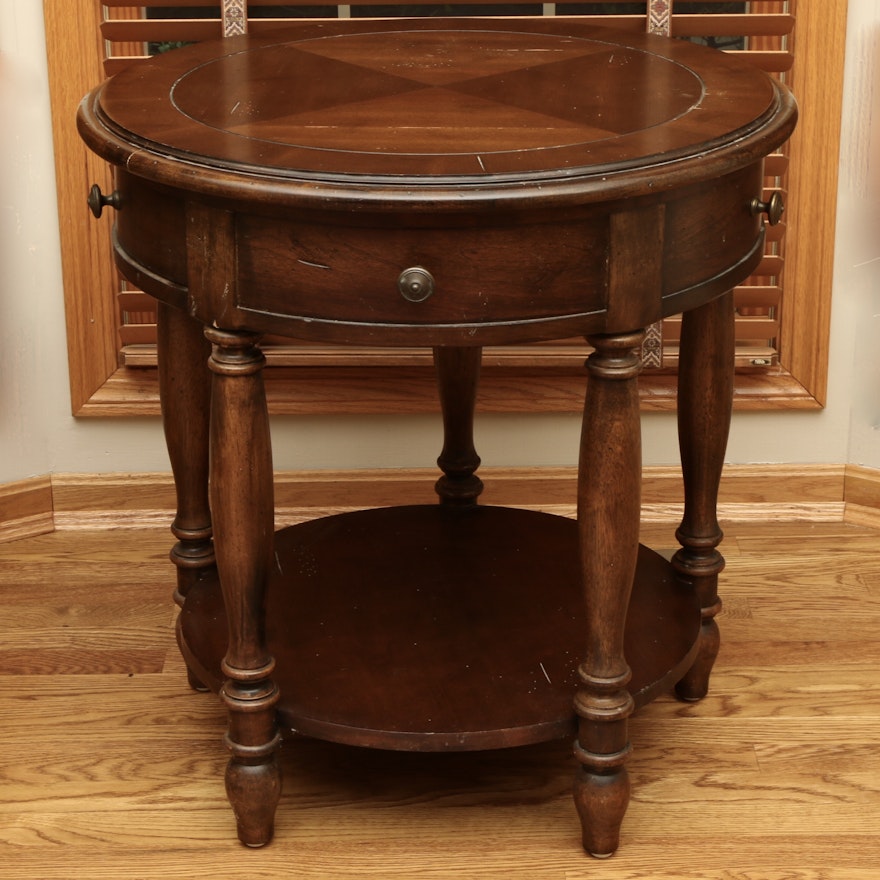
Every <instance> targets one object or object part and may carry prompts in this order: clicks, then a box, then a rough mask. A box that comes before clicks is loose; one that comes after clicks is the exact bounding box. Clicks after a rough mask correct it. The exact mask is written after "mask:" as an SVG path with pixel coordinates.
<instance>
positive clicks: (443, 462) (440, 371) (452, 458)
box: [434, 347, 483, 504]
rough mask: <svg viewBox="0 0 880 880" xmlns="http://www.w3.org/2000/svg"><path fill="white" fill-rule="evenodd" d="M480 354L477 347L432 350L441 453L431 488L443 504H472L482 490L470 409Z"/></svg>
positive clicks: (477, 378)
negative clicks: (437, 476)
mask: <svg viewBox="0 0 880 880" xmlns="http://www.w3.org/2000/svg"><path fill="white" fill-rule="evenodd" d="M482 355H483V350H482V348H479V347H473V348H464V347H450V348H435V349H434V365H435V369H436V371H437V387H438V390H439V394H440V406H441V409H442V411H443V451H442V452H441V453H440V457H439V458H438V459H437V464H438V466H439V467H440V470H442V471H443V476H442V477H440V479H439V480H438V481H437V483H436V486H435V489H436V491H437V494H438V495H439V496H440V501H441V503H443V504H476V501H477V497H478V496H479V494H480V493H481V492H482V491H483V481H482V480H481V479H480V478H479V477H478V476H477V475H476V473H475V471H476V470H477V468H478V467H479V466H480V456H479V455H477V450H476V448H475V447H474V410H475V408H476V401H477V386H478V384H479V379H480V362H481V359H482Z"/></svg>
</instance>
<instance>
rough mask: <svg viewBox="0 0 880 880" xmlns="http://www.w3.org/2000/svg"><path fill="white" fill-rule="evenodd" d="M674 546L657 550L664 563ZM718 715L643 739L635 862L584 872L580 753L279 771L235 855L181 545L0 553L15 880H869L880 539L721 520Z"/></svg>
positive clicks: (157, 542)
mask: <svg viewBox="0 0 880 880" xmlns="http://www.w3.org/2000/svg"><path fill="white" fill-rule="evenodd" d="M671 531H672V529H671V527H669V526H663V525H658V524H652V525H651V526H649V527H648V533H647V535H646V538H647V540H648V541H649V543H651V544H652V545H653V546H655V547H667V548H668V547H671V546H672V540H671V537H670V536H671ZM726 532H727V540H726V542H725V545H724V550H725V552H726V555H727V557H728V568H727V570H726V572H725V573H724V576H723V579H724V581H723V593H724V599H725V610H724V612H723V615H722V618H721V625H722V636H723V639H724V644H723V647H722V653H721V656H720V659H719V662H718V666H717V671H716V673H715V676H714V679H713V686H712V691H711V694H710V696H709V697H708V698H707V699H706V700H705V701H703V702H702V703H700V704H696V705H683V704H681V703H678V702H676V701H675V700H674V699H672V698H671V697H666V698H662V699H661V700H660V701H658V702H656V703H654V704H652V705H650V706H648V707H647V708H646V709H644V710H643V711H642V712H641V713H640V714H639V715H637V716H636V717H635V718H634V719H633V721H632V724H631V734H632V741H633V745H634V749H635V751H634V753H633V756H632V759H631V761H630V764H629V767H630V770H631V774H632V778H633V800H632V804H631V806H630V809H629V813H628V815H627V817H626V820H625V822H624V828H623V841H622V847H621V849H620V851H619V852H618V854H617V855H616V856H615V857H614V858H613V859H611V860H610V861H606V862H596V861H593V860H590V859H589V858H587V857H585V856H584V855H583V853H582V852H581V850H580V847H579V839H578V837H579V828H578V823H577V819H576V817H575V813H574V807H573V804H572V802H571V796H570V790H569V786H570V782H571V778H572V774H573V772H574V762H573V759H572V758H571V756H570V746H569V744H568V743H566V742H563V743H551V744H549V745H543V746H540V747H530V748H526V749H520V750H514V751H509V752H502V753H484V754H463V755H462V754H459V755H417V754H416V755H413V754H397V753H384V752H371V751H360V750H355V749H351V748H345V747H339V746H333V745H329V744H325V743H320V742H314V741H305V740H303V741H298V742H295V743H288V744H287V745H286V746H285V748H284V750H283V763H284V772H285V792H284V795H283V798H282V802H281V806H280V809H279V813H278V824H277V837H276V840H275V842H274V843H273V844H272V845H271V846H269V847H268V848H266V849H264V850H259V851H249V850H246V849H244V848H243V847H241V846H240V845H239V844H238V843H237V842H236V840H235V834H234V827H233V819H232V816H231V813H230V811H229V809H228V807H227V804H226V799H225V795H224V790H223V781H222V776H223V768H224V766H225V762H226V755H225V753H224V750H223V747H222V745H221V736H222V734H223V730H224V727H225V723H224V714H223V711H222V710H221V708H220V706H219V703H218V701H217V699H216V698H215V697H213V696H210V695H205V694H196V693H193V692H192V691H190V690H189V689H188V687H187V685H186V680H185V673H184V669H183V665H182V663H181V661H180V659H179V656H178V654H177V649H176V646H175V643H174V635H173V621H174V617H175V607H174V605H173V603H172V602H171V599H170V595H171V587H172V571H171V566H170V564H169V563H168V561H167V552H168V548H169V535H168V533H167V531H166V530H165V529H148V530H143V529H138V530H126V529H122V530H117V531H110V530H103V531H78V530H67V531H58V532H55V533H53V534H47V535H43V536H41V537H37V538H29V539H24V540H18V541H12V542H9V543H6V544H2V545H0V663H2V678H0V866H2V867H0V874H2V876H3V877H5V878H10V880H18V878H37V880H56V878H58V880H79V878H83V880H85V878H88V880H105V878H106V880H127V878H144V880H147V878H150V880H152V878H163V880H174V878H194V880H195V878H217V880H236V878H247V880H260V878H281V877H284V878H363V877H377V878H378V877H381V878H383V880H389V878H415V877H418V878H426V880H427V878H446V877H456V878H480V880H484V878H499V880H500V878H529V880H544V878H548V880H549V878H560V880H575V878H588V877H589V878H603V880H624V878H625V880H634V878H660V880H669V878H683V880H696V878H718V880H841V878H858V880H868V878H871V880H874V878H876V877H878V876H880V875H878V871H880V868H878V865H880V532H878V531H876V530H872V529H869V528H864V527H860V526H854V525H847V524H843V523H816V522H801V523H754V522H751V523H727V524H726Z"/></svg>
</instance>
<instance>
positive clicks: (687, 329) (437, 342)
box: [79, 19, 796, 856]
mask: <svg viewBox="0 0 880 880" xmlns="http://www.w3.org/2000/svg"><path fill="white" fill-rule="evenodd" d="M795 116H796V112H795V107H794V103H793V101H792V99H791V97H790V96H789V94H788V93H787V91H786V90H785V88H784V87H782V86H780V85H779V84H778V83H776V82H774V81H773V80H772V79H770V78H769V77H768V76H766V75H764V74H763V73H761V72H759V71H758V70H756V69H753V68H751V67H749V66H747V65H746V64H745V63H743V62H742V61H740V60H738V59H736V58H734V57H731V56H729V55H724V54H720V53H717V52H713V51H711V50H707V49H704V48H701V47H697V46H694V45H691V44H687V43H683V42H678V41H672V40H666V39H662V38H658V37H652V36H647V35H642V34H622V33H617V32H612V31H605V30H600V29H596V28H594V27H589V26H583V25H578V24H577V23H573V22H571V21H558V20H553V19H544V20H539V21H534V20H530V21H518V22H504V21H492V20H479V19H476V20H437V19H423V20H418V21H393V22H379V23H377V22H371V21H345V22H343V21H340V22H329V23H327V22H325V23H309V24H301V25H299V26H296V27H293V28H291V29H285V30H284V31H279V32H278V33H276V34H273V35H272V36H271V37H263V38H258V39H247V38H242V39H240V40H239V39H236V40H231V41H230V40H227V41H224V42H215V43H204V44H200V45H196V46H192V47H188V48H186V49H182V50H179V51H176V52H173V53H170V54H168V55H165V56H163V57H161V58H158V59H154V60H152V61H150V62H148V63H145V64H143V65H140V66H137V67H133V68H131V69H129V70H127V71H125V72H123V73H120V74H118V75H117V76H116V77H114V78H113V79H111V80H109V81H108V82H107V83H105V84H104V85H103V86H101V87H100V88H98V89H96V90H95V91H94V92H93V93H91V94H90V95H89V96H87V98H86V99H85V100H84V102H83V104H82V107H81V109H80V113H79V126H80V131H81V134H82V136H83V137H84V138H85V140H86V142H87V143H88V144H89V146H90V147H91V148H92V149H93V150H95V151H96V152H97V153H99V154H100V155H101V156H103V157H104V158H105V159H106V160H107V161H109V162H110V163H112V164H113V165H114V166H115V172H116V191H115V192H114V193H113V194H112V195H111V196H104V195H103V194H101V193H100V192H99V191H97V190H95V191H93V193H92V196H91V205H92V208H93V210H94V211H95V213H97V214H100V212H101V210H102V208H103V207H104V206H105V205H107V204H111V205H113V206H114V207H115V208H117V209H118V212H117V214H116V220H115V252H116V258H117V261H118V264H119V266H120V268H121V270H122V272H123V273H124V274H125V276H126V277H127V278H129V279H130V280H131V281H132V282H134V283H135V284H136V285H138V286H140V287H141V288H142V289H144V290H145V291H147V292H148V293H150V294H151V295H153V296H154V297H156V298H157V299H158V300H159V302H160V311H159V363H160V384H161V392H162V405H163V414H164V423H165V428H166V435H167V439H168V446H169V451H170V456H171V462H172V468H173V470H174V474H175V479H176V483H177V487H178V496H179V501H178V504H179V509H178V513H177V517H176V519H175V521H174V526H173V531H174V533H175V535H176V536H177V539H178V543H177V544H176V546H175V547H174V550H173V551H172V558H173V560H174V562H175V563H176V564H177V566H178V572H179V579H178V592H177V599H178V601H179V603H180V605H181V608H182V611H181V615H180V619H179V640H180V645H181V649H182V651H183V654H184V656H185V658H186V660H187V664H188V667H189V669H190V674H191V678H192V681H193V683H194V684H196V686H200V687H201V686H204V687H210V688H211V689H213V690H217V691H219V693H220V694H221V696H222V698H223V700H224V702H225V704H226V705H227V707H228V710H229V730H228V733H227V738H226V742H227V745H228V747H229V749H230V751H231V755H232V757H231V760H230V763H229V768H228V772H227V790H228V794H229V799H230V801H231V803H232V806H233V808H234V810H235V814H236V817H237V820H238V829H239V836H240V838H241V840H242V841H243V842H244V843H246V844H248V845H251V846H259V845H262V844H264V843H266V842H267V841H268V840H269V839H270V838H271V835H272V827H273V816H274V812H275V808H276V804H277V802H278V799H279V796H280V791H281V779H280V772H279V769H278V762H277V757H276V752H277V748H278V746H279V744H280V741H281V738H282V735H284V734H287V733H290V732H296V733H301V734H307V735H309V736H315V737H321V738H325V739H330V740H335V741H339V742H344V743H351V744H357V745H365V746H373V747H379V748H391V749H427V750H448V749H484V748H497V747H503V746H514V745H520V744H525V743H532V742H537V741H540V740H545V739H548V738H552V737H558V736H565V735H568V734H570V733H571V732H574V731H575V729H576V730H577V738H576V744H575V753H576V756H577V759H578V761H579V762H580V765H581V770H580V771H579V773H578V775H577V779H576V781H575V802H576V804H577V808H578V811H579V813H580V817H581V822H582V826H583V838H584V846H585V848H586V850H587V851H588V852H589V853H592V854H594V855H597V856H607V855H610V854H611V853H612V852H614V850H615V849H616V847H617V845H618V838H619V829H620V824H621V821H622V819H623V815H624V812H625V810H626V806H627V802H628V799H629V783H628V780H627V774H626V769H625V759H626V755H627V753H628V752H629V750H630V745H629V740H628V736H627V719H628V717H629V715H630V714H631V713H632V711H633V710H634V709H635V708H636V707H638V706H640V705H642V704H644V703H646V702H647V701H649V700H650V699H652V698H653V697H654V696H656V694H657V693H658V692H660V691H661V690H663V689H665V688H667V687H671V686H672V685H673V684H676V687H677V690H678V693H679V695H680V696H681V697H682V698H684V699H699V698H700V697H701V696H703V695H704V694H705V693H706V690H707V687H708V678H709V672H710V669H711V666H712V663H713V661H714V658H715V655H716V652H717V648H718V634H717V627H716V625H715V623H714V620H713V618H714V616H715V614H716V612H717V610H718V608H719V601H718V597H717V591H716V584H717V575H718V572H719V571H720V570H721V568H722V566H723V559H722V557H721V554H720V553H719V551H718V549H717V547H718V544H719V542H720V540H721V531H720V529H719V527H718V522H717V519H716V515H715V504H716V495H717V488H718V482H719V479H720V474H721V468H722V461H723V456H724V451H725V445H726V438H727V432H728V426H729V421H730V406H731V395H732V381H733V380H732V371H733V304H732V295H731V293H730V292H729V291H730V290H731V289H732V287H733V286H734V285H735V284H737V283H738V282H739V281H741V280H742V279H743V278H745V277H746V276H747V275H748V274H749V273H750V272H751V271H752V270H753V269H754V268H755V266H756V265H757V263H758V261H759V259H760V257H761V254H762V248H763V229H764V220H763V218H762V215H763V214H765V213H774V214H775V213H776V212H777V211H778V209H779V205H778V203H777V200H776V199H775V198H774V199H773V200H772V203H770V202H768V203H765V202H763V196H762V184H763V177H762V163H763V158H764V156H765V155H766V154H767V153H768V152H770V151H771V150H772V149H774V148H775V147H777V146H778V145H779V144H780V143H781V142H782V141H783V140H784V139H785V138H786V137H787V136H788V135H789V133H790V132H791V130H792V128H793V127H794V123H795ZM678 312H684V313H685V314H684V319H683V327H682V341H681V366H680V394H679V424H680V434H681V448H682V462H683V468H684V476H685V487H686V510H685V514H684V520H683V522H682V525H681V527H680V528H679V530H678V532H677V535H678V538H679V541H680V543H681V545H682V546H681V549H680V550H679V552H678V553H677V555H676V556H675V558H674V559H673V560H672V562H671V563H669V562H667V561H666V560H664V559H663V558H661V557H660V556H658V555H657V554H655V553H653V552H652V551H650V550H648V549H646V548H644V547H640V546H639V543H638V533H639V515H640V502H639V483H640V469H641V463H640V439H639V438H640V428H639V400H638V394H637V377H638V373H639V363H640V362H639V356H638V350H639V345H640V342H641V340H642V338H643V328H645V327H646V326H648V325H649V324H651V323H652V322H655V321H657V320H659V319H660V318H662V317H664V316H667V315H671V314H675V313H678ZM203 331H204V332H203ZM267 332H272V333H278V334H281V335H288V336H292V337H300V338H304V339H309V340H313V341H319V342H329V343H334V342H339V343H346V344H366V345H371V344H376V345H382V346H397V345H407V346H409V345H420V346H432V347H433V348H434V352H435V362H436V366H437V375H438V386H439V396H440V401H441V404H442V410H443V422H444V442H443V449H442V453H441V455H440V459H439V465H440V468H441V470H442V472H443V473H442V476H441V477H440V479H439V481H438V483H437V492H438V495H439V503H438V504H437V505H435V506H410V507H399V508H394V507H392V508H383V509H377V510H369V511H362V512H357V513H349V514H344V515H340V516H333V517H329V518H325V519H319V520H315V521H312V522H307V523H304V524H302V525H298V526H295V527H292V528H289V529H285V530H282V531H281V532H279V533H278V534H273V497H272V457H271V451H270V438H269V422H268V416H267V409H266V403H265V396H264V391H263V383H262V378H261V370H262V368H263V362H264V359H263V355H262V353H261V351H260V348H259V345H258V343H259V340H260V335H261V334H263V333H267ZM578 334H580V335H584V336H586V338H587V339H588V340H589V343H590V344H591V346H592V347H593V354H591V355H590V357H589V360H588V361H587V374H588V391H587V394H586V403H585V410H584V421H583V435H582V440H581V446H580V477H579V490H578V516H577V521H574V520H569V519H566V518H562V517H555V516H550V515H547V514H542V513H536V512H530V511H524V510H514V509H509V508H501V507H491V506H484V505H479V504H478V503H477V498H478V496H479V494H480V489H481V488H482V484H481V482H480V479H479V477H478V476H477V475H476V470H477V467H478V465H479V457H478V456H477V453H476V451H475V448H474V443H473V414H474V406H475V399H476V394H477V382H478V373H479V365H480V351H481V346H482V345H485V344H490V343H491V344H505V343H521V342H525V341H536V340H542V339H553V338H561V337H569V336H572V335H578ZM205 363H207V364H208V369H206V368H205ZM209 445H210V456H209ZM209 485H210V491H209V488H208V487H209ZM631 598H632V601H630V599H631ZM572 700H573V704H572Z"/></svg>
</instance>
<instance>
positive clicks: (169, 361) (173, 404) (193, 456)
mask: <svg viewBox="0 0 880 880" xmlns="http://www.w3.org/2000/svg"><path fill="white" fill-rule="evenodd" d="M203 331H204V328H203V327H202V325H201V324H200V323H199V322H198V321H195V320H193V319H192V318H191V317H190V316H189V315H187V314H186V313H185V312H183V311H181V310H180V309H175V308H172V307H171V306H169V305H166V304H165V303H161V302H160V303H159V304H158V315H157V342H158V358H159V397H160V400H161V404H162V423H163V425H164V428H165V441H166V444H167V446H168V457H169V458H170V460H171V471H172V473H173V474H174V486H175V489H176V492H177V513H176V516H175V517H174V522H173V523H172V525H171V531H172V533H173V534H174V537H175V538H177V543H176V544H175V545H174V547H173V548H172V550H171V561H172V562H173V563H174V564H175V565H176V566H177V589H176V590H175V592H174V601H175V602H176V603H177V604H178V605H179V606H180V607H181V608H182V607H183V603H184V600H185V599H186V595H187V593H188V592H189V590H190V588H191V587H192V586H193V584H195V583H197V582H198V581H199V580H200V579H201V578H202V577H204V576H205V575H206V574H208V573H210V572H212V571H213V569H214V545H213V542H212V540H211V511H210V507H209V502H208V424H209V417H210V387H211V386H210V373H209V372H208V357H209V355H210V353H211V346H210V344H209V343H208V341H207V340H206V339H205V334H204V332H203ZM188 673H189V681H190V684H191V685H192V687H194V688H195V689H196V690H207V688H206V687H205V685H204V684H203V683H202V682H201V681H199V680H198V678H197V677H196V675H195V674H194V673H193V671H192V670H188Z"/></svg>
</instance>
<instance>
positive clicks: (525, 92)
mask: <svg viewBox="0 0 880 880" xmlns="http://www.w3.org/2000/svg"><path fill="white" fill-rule="evenodd" d="M369 36H370V35H368V34H367V35H353V36H342V37H335V38H327V39H319V40H313V41H307V42H304V43H299V44H281V45H276V46H272V47H267V48H263V49H261V50H259V54H260V56H261V57H260V64H261V69H262V70H263V71H264V74H263V75H262V76H260V77H258V78H254V77H253V76H252V70H253V58H252V57H251V56H252V53H248V52H244V53H240V54H237V55H233V56H229V57H226V58H221V59H218V60H217V61H216V62H213V63H210V64H207V65H204V66H202V67H200V68H197V69H196V70H195V71H193V72H192V73H191V74H189V75H188V76H186V77H184V78H183V79H182V80H181V81H180V82H179V83H178V84H177V85H176V87H175V89H174V93H173V100H174V102H175V104H176V106H177V108H178V109H179V110H180V111H181V112H183V113H185V114H186V115H188V116H189V117H191V118H192V119H193V120H194V121H197V122H200V123H202V124H205V125H209V126H212V127H215V128H218V129H220V130H222V131H225V132H230V133H235V134H237V135H240V136H244V137H248V138H253V139H256V140H263V141H271V142H273V143H283V144H286V145H290V146H296V145H300V146H310V147H321V148H324V149H328V150H358V151H360V152H371V151H375V152H382V153H394V152H396V151H398V150H400V151H401V152H405V153H407V154H410V155H411V154H413V153H414V152H417V153H424V154H432V153H434V152H436V151H437V149H438V138H440V139H441V140H442V141H443V145H442V148H441V150H442V152H444V153H445V152H448V151H449V150H452V151H454V152H458V153H463V152H474V153H481V154H486V153H492V152H495V151H498V150H502V151H506V150H529V149H535V148H539V147H540V148H546V147H553V146H559V145H570V144H572V143H583V142H592V141H595V140H599V139H603V138H608V137H614V136H617V135H620V134H625V133H630V132H633V131H639V130H641V129H645V128H649V127H652V126H656V125H660V124H662V123H665V122H668V121H669V120H671V119H674V118H676V117H677V116H680V115H682V114H684V113H686V112H687V111H688V110H689V109H690V108H691V107H692V106H693V105H694V103H695V102H697V101H698V100H699V99H700V96H701V83H700V80H699V79H698V78H697V77H696V76H695V75H694V74H693V73H692V72H691V71H689V70H688V69H687V68H684V67H681V66H679V65H675V64H670V63H666V64H664V66H663V70H662V73H663V75H662V76H659V77H658V76H656V75H654V76H653V77H648V75H647V74H648V68H649V67H650V68H652V69H653V68H656V67H657V59H656V58H655V57H654V56H651V55H648V54H646V53H644V52H640V51H637V50H635V49H629V48H625V47H620V46H609V45H607V44H604V43H601V42H593V41H586V40H577V39H570V38H561V37H547V36H537V35H531V36H532V37H533V39H530V40H529V42H528V43H527V44H525V45H522V46H520V47H516V48H511V46H510V41H509V38H505V37H504V35H500V34H492V33H479V34H478V35H477V36H478V37H479V41H475V42H474V43H473V45H472V47H471V51H470V53H469V52H468V51H467V48H465V50H464V51H463V52H462V51H461V50H460V48H459V49H457V51H456V54H455V63H454V64H452V63H451V61H450V53H449V48H448V47H449V41H450V38H449V35H448V34H447V33H446V32H442V31H441V32H427V33H418V32H411V33H402V34H393V35H387V36H386V40H385V42H384V44H383V46H382V53H381V54H378V55H377V54H375V53H374V52H371V51H370V47H371V46H374V45H375V43H374V42H373V41H371V40H370V39H369ZM456 36H457V35H456ZM389 43H391V45H390V46H389V45H388V44H389ZM469 56H470V57H469ZM487 69H488V70H489V71H490V73H489V74H488V75H487V74H485V71H486V70H487ZM474 71H480V73H481V74H482V75H478V76H473V72H474ZM627 79H631V80H633V81H637V82H638V84H639V88H638V89H636V88H635V87H634V88H633V89H632V90H631V93H630V94H629V95H627V98H628V100H627V101H626V102H625V103H621V101H620V100H619V94H620V83H621V81H624V82H625V81H626V80H627ZM645 82H649V83H651V88H649V89H647V90H646V89H644V87H643V86H644V83H645ZM209 83H210V84H211V86H212V87H213V90H214V95H215V96H216V94H217V90H218V89H219V90H222V92H221V93H222V96H223V100H221V101H217V100H214V99H213V98H212V100H211V101H209V102H206V101H205V94H206V86H207V85H208V84H209ZM377 120H381V124H379V125H377V124H376V121H377ZM467 120H473V123H474V124H473V125H470V126H469V125H466V124H463V122H466V121H467ZM355 127H356V128H357V129H358V130H357V132H354V131H353V129H354V128H355ZM402 129H406V130H407V133H408V137H407V138H406V140H405V146H401V143H402V141H401V139H400V137H399V132H400V131H401V130H402ZM419 131H421V132H423V133H424V137H423V138H421V140H420V139H419V137H418V132H419ZM364 135H366V137H364ZM356 141H357V142H359V146H358V145H357V144H356Z"/></svg>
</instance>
